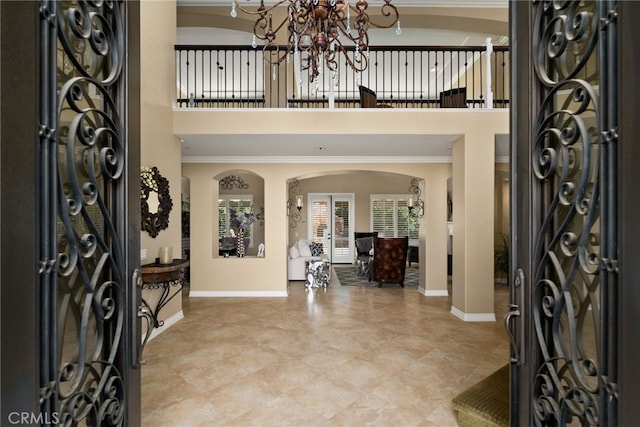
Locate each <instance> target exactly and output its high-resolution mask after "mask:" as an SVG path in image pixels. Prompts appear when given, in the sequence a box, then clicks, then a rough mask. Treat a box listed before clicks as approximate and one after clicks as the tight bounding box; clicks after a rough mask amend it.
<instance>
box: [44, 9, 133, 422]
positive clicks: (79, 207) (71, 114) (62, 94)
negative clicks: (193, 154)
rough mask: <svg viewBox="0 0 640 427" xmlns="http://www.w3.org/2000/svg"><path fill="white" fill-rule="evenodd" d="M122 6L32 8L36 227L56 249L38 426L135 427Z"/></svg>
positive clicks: (48, 288) (48, 273)
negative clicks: (38, 85) (35, 22)
mask: <svg viewBox="0 0 640 427" xmlns="http://www.w3.org/2000/svg"><path fill="white" fill-rule="evenodd" d="M127 8H128V5H127V3H125V2H122V1H113V2H111V1H110V2H102V1H99V2H95V1H60V2H55V1H51V2H42V7H41V9H40V10H41V16H40V18H41V20H42V22H43V24H45V25H42V26H41V29H42V32H43V34H42V42H43V46H44V47H43V49H42V50H41V63H42V68H41V72H42V74H43V79H42V81H43V82H44V83H45V84H44V85H43V88H42V92H41V103H42V105H43V108H42V110H41V111H42V118H41V121H42V122H43V123H50V124H49V125H48V126H46V127H44V126H43V129H42V130H41V135H42V138H43V139H45V140H46V141H47V150H46V151H44V152H43V154H42V156H41V159H40V164H41V169H42V170H43V171H46V173H44V174H43V175H44V176H43V182H44V183H45V184H46V185H45V188H44V189H43V196H42V199H43V201H44V203H43V204H44V206H45V207H46V209H44V210H43V215H42V217H43V221H44V222H48V223H49V224H50V225H51V227H48V228H45V229H44V231H43V235H42V239H43V240H46V241H48V242H52V244H49V245H46V246H44V250H45V251H46V252H47V255H46V256H44V257H43V259H50V260H52V261H51V262H49V263H47V264H48V265H46V266H44V268H43V274H44V276H43V286H42V287H41V317H42V319H43V321H42V322H41V329H40V342H41V349H42V350H41V362H40V378H41V384H40V395H41V396H40V400H41V413H42V414H46V417H47V418H46V419H49V420H54V421H55V422H54V423H60V424H63V425H93V426H97V425H100V426H107V425H126V424H128V425H135V424H137V422H136V417H135V416H132V414H135V413H136V412H137V411H138V410H139V409H138V408H136V407H135V406H136V405H137V406H139V401H138V402H136V400H135V399H133V400H132V399H131V397H130V396H129V391H130V390H136V389H137V387H135V386H132V385H133V383H132V376H131V375H130V372H131V371H132V368H133V364H132V360H134V357H133V356H132V354H133V351H131V350H130V351H128V352H127V351H126V350H128V349H130V347H129V346H130V345H131V343H132V342H133V341H134V340H132V339H131V338H130V336H131V334H133V335H135V334H134V333H133V331H134V329H133V327H134V321H135V320H132V316H134V315H133V314H132V312H131V310H128V309H127V307H130V306H131V305H132V304H130V301H131V299H132V298H133V299H135V295H134V294H133V293H132V292H133V289H135V287H134V286H131V284H130V280H129V276H130V271H131V270H132V266H131V265H130V261H128V260H129V259H130V257H129V255H128V253H129V252H128V251H129V250H131V247H127V244H131V242H134V243H135V242H136V241H137V240H136V239H133V240H131V239H130V237H131V236H130V235H131V231H132V230H134V229H135V228H130V227H128V226H127V224H130V223H135V222H136V221H137V220H135V219H134V220H132V221H129V220H128V218H127V210H126V201H127V200H128V196H127V194H128V192H129V189H128V187H129V186H130V181H129V179H128V175H127V170H128V169H127V160H128V156H127V153H128V149H130V148H131V147H130V146H129V145H128V140H127V133H126V126H125V120H126V108H125V106H126V105H127V103H126V99H127V92H126V76H127V75H126V72H125V71H126V55H125V46H126V38H125V33H126V27H125V21H126V20H125V17H126V12H127ZM136 169H137V165H136ZM134 182H137V174H136V181H134ZM136 195H137V191H136ZM131 215H132V217H133V218H137V212H136V211H135V210H134V211H133V212H132V213H131ZM133 246H134V248H133V250H134V251H135V244H134V245H133ZM133 319H135V317H133ZM138 422H139V421H138Z"/></svg>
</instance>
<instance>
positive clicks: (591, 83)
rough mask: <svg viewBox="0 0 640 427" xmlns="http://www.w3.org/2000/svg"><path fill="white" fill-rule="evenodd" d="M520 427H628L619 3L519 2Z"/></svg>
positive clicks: (513, 330) (516, 359)
mask: <svg viewBox="0 0 640 427" xmlns="http://www.w3.org/2000/svg"><path fill="white" fill-rule="evenodd" d="M511 5H512V6H511V7H512V10H511V20H512V42H513V43H512V46H515V49H514V54H515V55H516V58H515V60H514V63H515V64H516V69H515V75H514V76H515V78H514V81H516V82H515V83H514V90H513V91H512V93H513V94H514V95H513V101H514V102H513V103H512V105H514V108H513V109H512V125H513V126H512V129H513V133H512V173H511V178H512V185H513V187H512V188H513V190H514V197H513V198H512V238H511V243H512V247H513V248H514V250H513V251H512V254H513V255H512V256H513V258H512V266H513V268H512V269H513V270H514V271H512V275H513V279H512V281H511V283H512V285H511V286H512V288H511V304H512V306H511V309H512V310H511V312H510V313H509V314H508V315H507V318H506V319H505V320H506V323H507V325H508V327H509V330H510V334H511V336H512V349H511V361H512V399H511V409H512V410H511V420H512V425H523V426H529V425H540V426H543V425H544V426H547V425H549V426H556V425H601V426H605V425H616V423H617V404H618V393H617V383H618V370H617V366H616V364H617V360H616V354H617V349H618V343H617V328H618V325H617V321H616V317H617V303H618V301H617V293H616V287H617V280H618V276H617V265H616V260H617V256H618V249H617V245H618V242H617V238H618V237H617V231H618V230H617V218H616V209H617V203H618V201H617V190H616V188H617V178H616V173H617V169H616V167H617V165H616V159H617V153H616V138H617V135H616V127H617V116H616V104H617V89H616V86H615V76H614V75H613V73H615V70H616V68H615V64H616V48H617V46H616V39H615V26H616V22H615V15H616V10H617V9H616V8H617V2H616V1H533V2H512V3H511Z"/></svg>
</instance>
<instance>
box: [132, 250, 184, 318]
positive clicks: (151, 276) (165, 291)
mask: <svg viewBox="0 0 640 427" xmlns="http://www.w3.org/2000/svg"><path fill="white" fill-rule="evenodd" d="M188 266H189V260H186V259H174V260H173V262H172V263H171V264H160V263H159V262H154V263H152V264H146V265H143V266H141V267H140V273H141V274H142V285H141V286H140V287H141V289H162V293H161V294H160V299H159V300H158V303H157V304H156V306H155V307H153V308H152V307H151V306H150V305H149V304H148V303H147V301H145V299H144V298H142V302H143V304H145V305H146V306H147V307H149V310H151V317H152V318H153V327H154V328H158V327H160V326H162V325H163V324H164V321H162V320H158V314H159V313H160V310H161V309H162V308H163V307H164V306H165V305H167V303H168V302H169V301H171V299H173V298H174V297H175V296H176V295H178V293H179V292H182V287H183V286H184V271H185V269H186V268H187V267H188ZM172 286H173V287H174V288H177V289H176V290H175V291H173V292H172V291H171V287H172Z"/></svg>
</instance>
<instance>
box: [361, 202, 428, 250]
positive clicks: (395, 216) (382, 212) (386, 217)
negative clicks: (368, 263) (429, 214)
mask: <svg viewBox="0 0 640 427" xmlns="http://www.w3.org/2000/svg"><path fill="white" fill-rule="evenodd" d="M408 202H409V195H406V194H372V195H371V231H377V232H378V233H379V234H380V235H383V236H386V237H405V236H409V241H413V243H416V242H417V241H418V227H419V223H418V217H417V213H416V212H415V211H414V212H412V213H410V212H409V208H408Z"/></svg>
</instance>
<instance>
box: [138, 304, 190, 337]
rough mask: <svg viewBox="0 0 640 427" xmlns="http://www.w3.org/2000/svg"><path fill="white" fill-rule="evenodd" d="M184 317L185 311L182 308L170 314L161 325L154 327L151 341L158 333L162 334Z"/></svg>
mask: <svg viewBox="0 0 640 427" xmlns="http://www.w3.org/2000/svg"><path fill="white" fill-rule="evenodd" d="M182 319H184V312H183V311H182V310H180V311H178V312H177V313H175V314H174V315H172V316H169V317H168V318H167V319H165V321H164V323H163V324H162V326H161V327H159V328H153V331H151V335H149V341H151V340H152V339H154V338H155V337H157V336H158V335H160V334H161V333H163V332H164V331H166V330H167V329H168V328H170V327H171V326H173V325H175V324H176V323H178V322H179V321H180V320H182ZM143 338H144V337H143Z"/></svg>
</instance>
